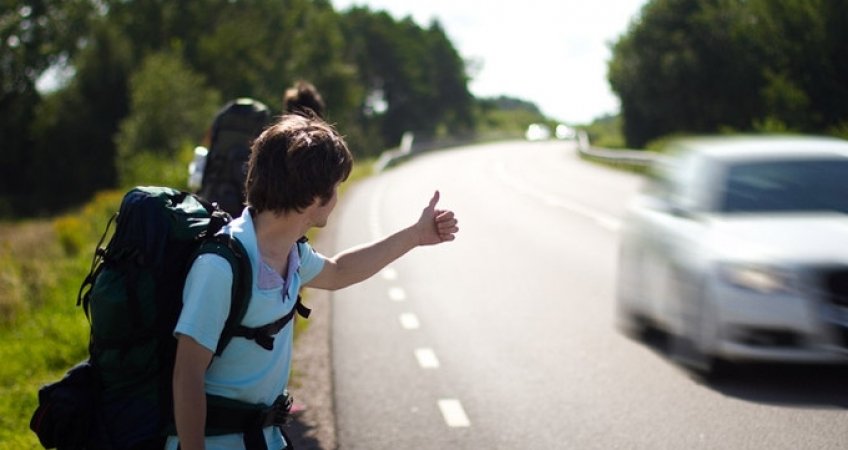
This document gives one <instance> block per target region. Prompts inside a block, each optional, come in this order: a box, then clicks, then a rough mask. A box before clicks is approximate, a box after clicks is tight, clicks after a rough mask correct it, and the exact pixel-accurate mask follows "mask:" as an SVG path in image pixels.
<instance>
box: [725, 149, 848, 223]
mask: <svg viewBox="0 0 848 450" xmlns="http://www.w3.org/2000/svg"><path fill="white" fill-rule="evenodd" d="M719 209H720V211H722V212H726V213H750V212H754V213H756V212H796V211H797V212H803V211H838V212H842V213H848V160H844V159H822V160H807V161H798V160H792V161H768V162H747V163H740V164H736V165H733V166H730V168H729V169H728V172H727V177H726V178H725V189H724V192H723V193H722V195H721V201H720V202H719Z"/></svg>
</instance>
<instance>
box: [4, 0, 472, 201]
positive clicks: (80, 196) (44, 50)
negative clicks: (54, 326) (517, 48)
mask: <svg viewBox="0 0 848 450" xmlns="http://www.w3.org/2000/svg"><path fill="white" fill-rule="evenodd" d="M0 11H2V12H0V45H2V47H0V118H2V120H1V121H0V143H2V144H0V145H2V152H0V216H13V217H14V216H20V215H32V214H44V213H51V212H55V211H57V210H61V209H64V208H67V207H69V206H72V205H75V204H79V203H81V202H82V201H84V200H86V199H88V198H89V197H90V196H91V194H92V193H94V192H96V191H98V190H100V189H103V188H111V187H115V186H121V185H127V184H132V183H137V182H143V179H144V172H143V170H144V168H145V167H150V163H151V161H154V162H155V161H168V160H178V159H181V158H182V155H184V154H185V152H186V149H188V150H189V151H190V149H191V147H193V145H196V144H197V143H199V142H201V140H202V137H203V135H204V133H205V131H206V127H208V125H209V123H211V120H212V117H213V115H214V113H215V111H216V110H217V109H218V108H219V107H220V106H221V105H222V104H223V102H225V101H227V100H229V99H232V98H236V97H245V96H249V97H253V98H256V99H259V100H261V101H263V102H264V103H266V104H267V105H269V106H270V107H271V108H272V109H273V110H276V111H279V109H280V107H281V103H282V94H283V91H284V89H285V88H286V87H288V86H290V85H291V84H292V83H293V82H294V81H296V80H298V79H306V80H309V81H311V82H312V83H313V84H315V85H316V86H317V87H318V88H319V90H320V91H321V93H322V95H323V96H324V99H325V100H326V102H327V104H328V111H327V116H328V119H329V120H330V121H331V122H333V123H334V124H336V126H337V127H338V128H339V129H340V130H341V131H342V132H343V133H344V134H345V135H346V136H347V138H348V141H349V144H350V145H351V147H352V150H353V151H354V153H355V154H356V155H357V156H365V157H367V156H372V155H374V154H376V153H378V152H380V151H382V150H384V149H385V148H387V147H391V146H394V145H397V143H398V141H399V139H400V136H401V135H402V134H403V132H404V131H414V132H415V133H416V137H422V138H426V137H430V136H436V135H447V134H453V133H465V132H468V131H471V130H472V129H473V111H474V104H473V101H474V99H473V97H472V96H471V95H470V94H469V92H468V89H467V83H468V78H467V75H466V72H465V63H464V61H463V60H462V59H461V58H460V57H459V55H458V53H457V51H456V50H455V49H454V47H453V45H452V44H451V42H450V41H449V40H448V38H447V36H446V35H445V32H444V30H443V29H442V27H441V26H440V24H439V23H438V22H433V23H431V24H430V25H429V26H428V27H427V28H422V27H421V26H419V25H417V24H416V23H414V22H413V21H412V20H410V19H403V20H396V19H394V18H392V17H390V16H388V15H387V14H386V13H382V12H372V11H370V10H368V9H364V8H355V9H353V10H351V11H347V12H337V11H335V10H334V9H333V7H332V5H331V4H330V3H329V2H328V1H327V0H195V1H191V2H174V1H170V0H135V1H125V0H61V1H60V0H25V1H12V0H2V9H0ZM45 73H50V74H52V75H51V76H49V77H47V76H45ZM48 79H49V80H53V81H54V84H58V85H56V86H53V87H52V89H44V88H41V89H39V87H38V83H39V82H43V81H44V80H48ZM56 82H58V83H56ZM174 163H175V164H176V161H175V162H174ZM153 165H154V166H155V164H153ZM160 165H161V164H160ZM180 170H185V169H184V166H182V168H180Z"/></svg>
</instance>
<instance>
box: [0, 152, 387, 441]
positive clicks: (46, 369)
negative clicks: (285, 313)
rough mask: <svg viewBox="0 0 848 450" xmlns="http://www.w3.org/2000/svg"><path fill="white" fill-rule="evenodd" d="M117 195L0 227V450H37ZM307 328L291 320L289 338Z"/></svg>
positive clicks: (80, 348) (73, 348)
mask: <svg viewBox="0 0 848 450" xmlns="http://www.w3.org/2000/svg"><path fill="white" fill-rule="evenodd" d="M372 166H373V160H366V161H362V162H360V163H357V164H356V165H355V166H354V170H353V173H351V176H350V178H349V179H348V180H347V181H346V182H345V183H343V184H342V192H340V195H343V192H344V190H345V189H346V188H347V187H349V186H351V185H353V184H354V183H356V182H357V181H358V180H361V179H362V178H365V177H368V176H369V175H370V174H371V171H372V170H371V168H372ZM169 177H170V178H175V177H176V174H174V175H169ZM145 181H147V180H145ZM170 181H176V180H170ZM168 182H169V180H167V179H158V180H149V183H145V184H165V185H173V183H172V184H168ZM177 187H180V186H178V185H177ZM124 192H125V189H119V190H115V191H108V192H102V193H100V194H98V195H96V196H95V197H94V198H93V199H92V200H91V201H90V202H89V203H88V204H86V205H85V206H84V207H82V208H80V209H79V210H78V211H76V212H74V213H70V214H67V215H63V216H61V217H56V218H52V219H46V220H39V221H25V222H16V223H0V361H2V362H3V363H2V364H0V450H20V449H37V448H41V446H40V444H39V443H38V439H37V438H36V436H35V434H34V433H32V432H31V431H30V430H29V420H30V417H31V415H32V412H33V411H34V410H35V407H36V404H37V393H38V389H39V387H40V386H42V385H44V384H46V383H49V382H52V381H55V380H58V379H60V378H61V377H62V375H64V373H65V372H66V371H67V370H68V369H69V368H71V367H72V366H73V365H74V364H76V363H77V362H79V361H82V360H83V359H85V358H86V357H87V356H88V351H87V345H88V330H89V326H88V321H87V319H86V318H85V315H84V314H83V312H82V310H81V308H78V307H77V306H76V298H77V292H78V290H79V287H80V283H81V282H82V280H83V278H84V277H85V275H86V274H87V273H88V270H89V267H90V265H91V257H92V254H93V251H94V248H95V246H96V244H97V241H98V240H99V239H100V237H101V235H102V233H103V230H104V229H105V226H106V223H107V222H108V220H109V218H110V217H111V215H112V214H113V213H114V212H115V211H117V210H118V206H119V205H120V201H121V198H122V196H123V194H124ZM331 220H332V219H331ZM315 231H316V230H313V231H312V232H311V233H310V235H311V236H310V238H312V239H314V238H316V237H317V236H316V235H315ZM307 326H308V321H298V322H297V327H296V333H298V330H300V332H302V331H303V329H305V327H307Z"/></svg>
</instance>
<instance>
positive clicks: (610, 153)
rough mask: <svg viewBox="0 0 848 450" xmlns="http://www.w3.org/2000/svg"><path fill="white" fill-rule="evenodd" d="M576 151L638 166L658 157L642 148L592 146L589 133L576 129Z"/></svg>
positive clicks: (592, 156)
mask: <svg viewBox="0 0 848 450" xmlns="http://www.w3.org/2000/svg"><path fill="white" fill-rule="evenodd" d="M577 151H578V152H580V154H582V155H584V156H588V157H590V158H597V159H601V160H604V161H607V162H613V163H619V164H627V165H630V166H640V167H646V166H650V165H651V164H653V163H654V162H655V161H656V160H657V159H658V158H657V155H656V153H652V152H646V151H643V150H629V149H621V150H610V149H605V148H598V147H592V145H591V143H590V142H589V135H588V134H587V133H586V131H584V130H578V132H577Z"/></svg>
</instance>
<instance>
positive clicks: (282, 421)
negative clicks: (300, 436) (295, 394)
mask: <svg viewBox="0 0 848 450" xmlns="http://www.w3.org/2000/svg"><path fill="white" fill-rule="evenodd" d="M206 405H207V406H206V429H207V435H210V433H209V432H208V431H209V430H216V433H215V434H229V433H238V432H240V433H243V435H244V437H243V440H244V446H245V449H246V450H267V449H268V447H267V444H266V442H265V435H264V433H263V430H264V429H265V428H267V427H270V426H276V427H279V428H280V432H281V433H282V434H283V438H285V440H286V445H287V446H288V447H287V448H290V449H291V448H293V447H292V442H291V440H290V439H289V437H288V436H287V435H286V433H285V432H284V431H283V428H282V427H283V426H284V425H286V424H288V422H289V421H290V419H291V405H292V398H291V397H290V396H288V395H287V394H282V395H280V396H278V397H277V399H276V400H275V401H274V403H273V404H272V405H271V406H270V407H268V406H265V407H258V408H257V407H253V406H252V405H243V404H234V401H233V400H230V399H225V398H223V397H217V396H214V395H207V402H206ZM246 406H247V407H246Z"/></svg>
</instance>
